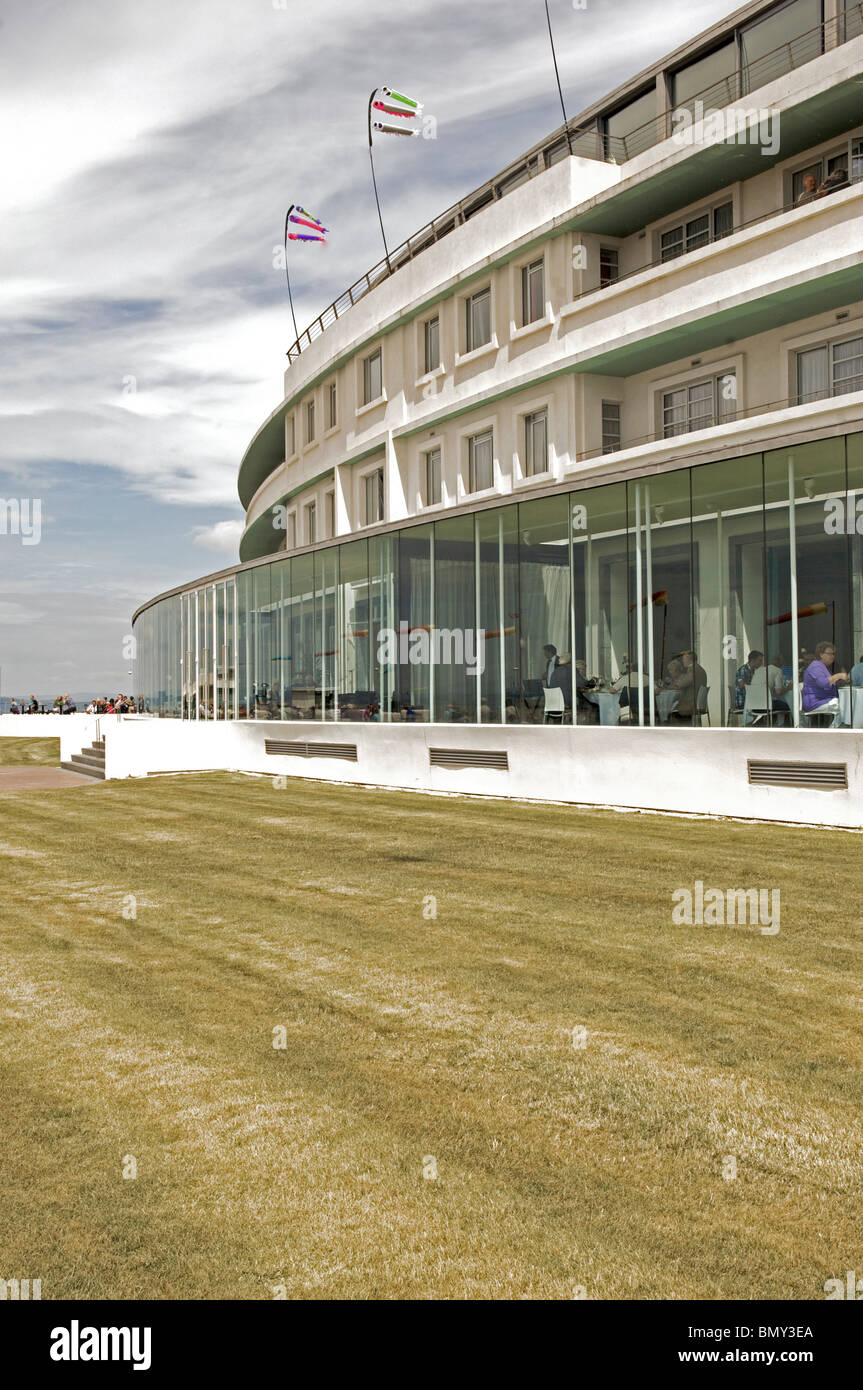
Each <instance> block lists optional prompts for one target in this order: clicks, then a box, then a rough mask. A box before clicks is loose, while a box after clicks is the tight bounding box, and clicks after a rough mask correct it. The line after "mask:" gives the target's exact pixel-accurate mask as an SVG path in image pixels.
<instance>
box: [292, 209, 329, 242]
mask: <svg viewBox="0 0 863 1390" xmlns="http://www.w3.org/2000/svg"><path fill="white" fill-rule="evenodd" d="M288 224H289V226H293V227H297V228H300V227H304V228H305V229H306V230H305V231H299V230H298V231H293V232H292V231H288V233H287V238H288V241H322V242H324V243H325V244H326V240H327V228H326V227H325V226H324V225H323V223H321V222H319V221H318V219H317V218H316V217H313V216H312V214H311V213H310V212H306V209H305V208H301V207H299V205H297V204H295V205H294V206H293V207H292V208H291V210H290V212H289V213H288Z"/></svg>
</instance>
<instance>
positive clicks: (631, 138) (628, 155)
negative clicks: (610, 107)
mask: <svg viewBox="0 0 863 1390" xmlns="http://www.w3.org/2000/svg"><path fill="white" fill-rule="evenodd" d="M603 125H604V130H605V134H606V136H608V137H609V138H608V154H609V155H610V156H611V158H613V159H615V160H619V159H620V158H623V159H632V157H633V155H636V154H640V153H641V151H642V150H647V149H649V148H650V146H651V145H654V144H656V141H657V139H659V138H661V136H662V135H663V134H664V129H663V125H664V118H663V122H662V123H660V121H658V120H657V115H656V88H655V87H648V89H647V91H646V92H644V93H643V94H642V95H641V96H639V97H636V98H635V100H634V101H630V102H627V104H626V106H621V107H620V109H619V110H617V111H615V112H613V113H612V114H611V115H610V116H606V117H605V120H604V121H603Z"/></svg>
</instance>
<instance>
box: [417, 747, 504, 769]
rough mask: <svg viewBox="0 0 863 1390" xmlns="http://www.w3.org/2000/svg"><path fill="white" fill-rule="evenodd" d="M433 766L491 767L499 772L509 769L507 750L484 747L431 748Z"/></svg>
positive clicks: (430, 757)
mask: <svg viewBox="0 0 863 1390" xmlns="http://www.w3.org/2000/svg"><path fill="white" fill-rule="evenodd" d="M429 763H430V765H431V766H432V767H489V768H494V769H495V770H496V771H498V772H508V771H509V757H508V755H507V753H506V750H505V749H503V750H499V749H482V748H430V749H429Z"/></svg>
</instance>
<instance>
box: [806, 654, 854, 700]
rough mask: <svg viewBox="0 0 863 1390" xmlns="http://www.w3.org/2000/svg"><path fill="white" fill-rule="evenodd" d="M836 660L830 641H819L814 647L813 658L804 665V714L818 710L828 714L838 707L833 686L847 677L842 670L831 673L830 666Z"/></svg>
mask: <svg viewBox="0 0 863 1390" xmlns="http://www.w3.org/2000/svg"><path fill="white" fill-rule="evenodd" d="M835 660H836V648H835V647H834V646H833V643H832V642H819V643H818V646H817V647H816V648H815V660H814V661H813V662H810V664H809V665H808V666H807V667H806V670H805V672H804V675H803V709H804V712H805V713H806V714H813V713H815V712H816V711H820V712H821V713H823V714H829V713H830V711H831V710H837V711H838V709H839V698H838V696H837V694H836V690H835V687H836V686H837V685H839V684H840V682H842V681H847V679H848V677H847V675H846V674H845V672H844V671H837V672H836V673H835V674H833V673H831V671H830V667H831V666H832V665H833V662H834V661H835Z"/></svg>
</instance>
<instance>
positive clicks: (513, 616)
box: [476, 507, 521, 724]
mask: <svg viewBox="0 0 863 1390" xmlns="http://www.w3.org/2000/svg"><path fill="white" fill-rule="evenodd" d="M476 536H477V558H478V564H479V570H478V579H477V587H478V591H479V630H480V633H481V634H482V637H481V638H480V639H479V641H478V645H477V652H476V654H477V656H478V657H479V660H480V665H481V671H480V675H479V678H478V679H479V680H480V721H481V723H483V724H500V723H503V722H505V721H510V722H512V721H515V720H518V719H519V718H520V710H521V699H520V691H519V688H518V667H519V655H518V653H519V646H518V517H517V508H516V507H496V508H494V510H492V511H487V512H481V513H480V514H479V515H478V516H477V518H476Z"/></svg>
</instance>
